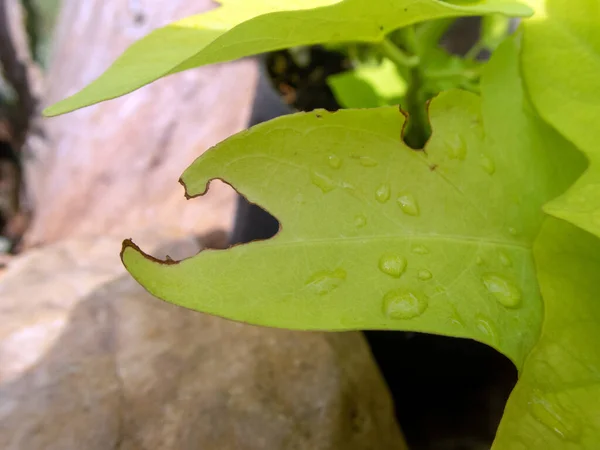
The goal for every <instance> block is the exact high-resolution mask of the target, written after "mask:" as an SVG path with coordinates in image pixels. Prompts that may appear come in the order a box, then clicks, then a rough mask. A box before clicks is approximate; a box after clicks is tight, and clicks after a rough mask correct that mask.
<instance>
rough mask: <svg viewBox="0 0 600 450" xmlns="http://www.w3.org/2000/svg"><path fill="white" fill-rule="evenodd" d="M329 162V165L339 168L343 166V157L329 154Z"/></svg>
mask: <svg viewBox="0 0 600 450" xmlns="http://www.w3.org/2000/svg"><path fill="white" fill-rule="evenodd" d="M327 164H329V167H331V168H332V169H339V168H340V167H342V159H341V158H340V157H339V156H337V155H329V156H328V157H327Z"/></svg>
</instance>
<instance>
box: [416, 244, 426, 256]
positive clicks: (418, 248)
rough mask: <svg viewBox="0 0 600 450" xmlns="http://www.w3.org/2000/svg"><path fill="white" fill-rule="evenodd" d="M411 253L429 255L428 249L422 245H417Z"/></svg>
mask: <svg viewBox="0 0 600 450" xmlns="http://www.w3.org/2000/svg"><path fill="white" fill-rule="evenodd" d="M412 252H413V253H416V254H417V255H426V254H427V253H429V249H428V248H427V247H425V246H424V245H417V246H415V247H413V249H412Z"/></svg>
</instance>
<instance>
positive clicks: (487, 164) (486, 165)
mask: <svg viewBox="0 0 600 450" xmlns="http://www.w3.org/2000/svg"><path fill="white" fill-rule="evenodd" d="M479 164H481V167H483V170H485V171H486V172H487V173H489V174H490V175H493V174H494V172H496V164H495V163H494V161H493V160H492V158H490V157H489V156H486V155H481V159H480V160H479Z"/></svg>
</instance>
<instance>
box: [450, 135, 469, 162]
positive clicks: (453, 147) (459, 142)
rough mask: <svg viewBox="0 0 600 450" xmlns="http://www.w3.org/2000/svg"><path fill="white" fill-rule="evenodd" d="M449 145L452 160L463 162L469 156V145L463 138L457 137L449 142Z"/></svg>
mask: <svg viewBox="0 0 600 450" xmlns="http://www.w3.org/2000/svg"><path fill="white" fill-rule="evenodd" d="M447 145H448V156H449V157H450V158H452V159H459V160H461V161H462V160H464V159H465V157H466V156H467V145H466V143H465V140H464V139H463V137H462V136H459V135H455V136H454V138H453V139H451V140H448V141H447Z"/></svg>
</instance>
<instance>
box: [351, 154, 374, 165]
mask: <svg viewBox="0 0 600 450" xmlns="http://www.w3.org/2000/svg"><path fill="white" fill-rule="evenodd" d="M352 157H353V158H354V159H358V163H359V164H360V165H361V166H363V167H375V166H376V165H377V164H379V163H378V162H377V160H375V159H373V158H371V157H370V156H360V155H352Z"/></svg>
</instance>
